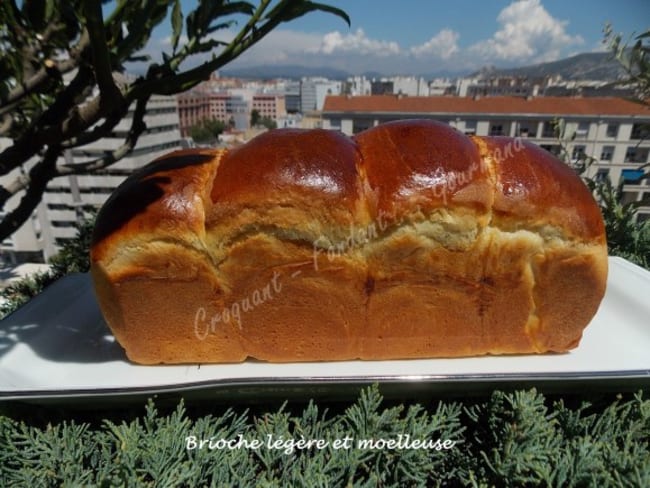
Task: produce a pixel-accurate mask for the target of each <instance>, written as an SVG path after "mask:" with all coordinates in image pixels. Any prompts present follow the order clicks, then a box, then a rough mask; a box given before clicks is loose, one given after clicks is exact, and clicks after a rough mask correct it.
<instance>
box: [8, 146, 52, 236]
mask: <svg viewBox="0 0 650 488" xmlns="http://www.w3.org/2000/svg"><path fill="white" fill-rule="evenodd" d="M60 152H61V148H60V147H58V146H52V147H50V148H48V150H47V151H46V152H45V156H44V157H43V160H42V161H40V162H39V163H38V164H36V166H34V167H33V168H32V169H31V171H30V172H29V180H30V183H29V186H28V188H27V191H26V192H25V194H24V195H23V197H22V199H21V200H20V203H19V204H18V206H17V207H16V208H15V209H13V210H12V211H11V212H9V213H8V214H7V215H6V216H5V217H4V218H3V219H2V222H0V241H3V240H4V239H6V238H7V237H9V236H10V235H11V234H12V233H13V232H15V231H16V230H18V229H19V228H20V226H21V225H23V223H24V222H25V221H26V220H27V219H28V218H29V216H30V215H31V214H32V212H33V211H34V209H35V208H36V207H37V206H38V204H39V202H40V201H41V198H42V197H43V192H44V191H45V187H46V186H47V183H48V182H49V181H50V180H51V179H52V178H53V177H54V176H56V160H57V158H58V157H59V154H60Z"/></svg>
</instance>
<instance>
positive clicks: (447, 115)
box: [323, 95, 650, 220]
mask: <svg viewBox="0 0 650 488" xmlns="http://www.w3.org/2000/svg"><path fill="white" fill-rule="evenodd" d="M411 118H426V119H433V120H439V121H441V122H445V123H447V124H449V125H450V126H452V127H454V128H456V129H458V130H459V131H461V132H464V133H465V134H473V135H474V134H475V135H482V136H485V135H493V136H498V135H505V136H511V137H525V138H527V139H529V140H530V141H532V142H534V143H536V144H538V145H540V146H541V147H543V148H545V149H547V150H548V151H551V152H554V153H558V152H559V150H560V145H559V143H558V141H557V140H556V138H555V134H554V130H553V121H554V120H556V119H558V118H562V119H564V120H565V121H566V133H567V135H569V134H573V133H575V137H574V138H573V140H569V141H567V147H568V150H569V152H570V154H571V156H572V158H573V160H574V161H577V160H578V159H579V158H580V155H581V154H585V155H587V156H590V157H592V158H595V160H596V163H595V164H593V165H592V166H590V167H589V168H588V173H587V174H588V175H589V176H592V177H595V178H605V177H609V178H610V179H611V181H612V182H613V183H615V184H617V183H618V182H619V181H621V180H622V181H623V182H624V183H625V187H624V190H625V193H624V201H625V202H630V201H638V202H640V204H641V207H640V208H639V220H646V219H648V218H650V179H642V178H641V177H642V176H643V171H639V167H640V166H641V165H643V164H646V163H648V162H649V155H650V134H648V133H647V132H646V128H647V125H648V124H650V108H648V107H647V106H644V105H641V104H638V103H635V102H632V101H629V100H625V99H622V98H613V97H588V98H570V97H475V98H470V97H405V96H386V95H383V96H360V97H352V96H330V97H327V99H326V100H325V104H324V108H323V127H324V128H326V129H333V130H340V131H342V132H344V133H345V134H355V133H357V132H360V131H362V130H365V129H367V128H370V127H373V126H375V125H378V124H380V123H382V122H387V121H390V120H400V119H411Z"/></svg>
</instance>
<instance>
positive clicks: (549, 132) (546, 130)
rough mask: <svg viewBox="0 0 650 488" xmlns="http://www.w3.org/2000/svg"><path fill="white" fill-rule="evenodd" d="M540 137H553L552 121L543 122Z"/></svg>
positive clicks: (553, 124) (553, 125) (553, 126)
mask: <svg viewBox="0 0 650 488" xmlns="http://www.w3.org/2000/svg"><path fill="white" fill-rule="evenodd" d="M542 137H555V123H554V122H552V121H548V122H544V127H543V128H542Z"/></svg>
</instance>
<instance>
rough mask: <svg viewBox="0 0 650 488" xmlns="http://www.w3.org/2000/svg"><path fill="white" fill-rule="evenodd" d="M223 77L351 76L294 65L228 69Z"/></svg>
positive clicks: (336, 71) (334, 70) (323, 68)
mask: <svg viewBox="0 0 650 488" xmlns="http://www.w3.org/2000/svg"><path fill="white" fill-rule="evenodd" d="M220 74H221V75H223V76H229V77H233V78H244V79H251V78H253V79H258V80H259V79H273V78H290V79H300V78H303V77H313V76H322V77H325V78H329V79H331V80H344V79H346V78H347V77H348V76H351V75H350V73H348V72H347V71H343V70H340V69H336V68H328V67H327V66H322V67H314V68H312V67H309V66H300V65H296V64H262V65H259V66H247V67H242V68H229V69H225V70H223V71H221V72H220Z"/></svg>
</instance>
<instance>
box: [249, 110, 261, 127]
mask: <svg viewBox="0 0 650 488" xmlns="http://www.w3.org/2000/svg"><path fill="white" fill-rule="evenodd" d="M261 118H262V116H261V115H260V111H259V110H257V109H256V108H254V109H253V110H251V127H255V126H256V125H257V124H259V123H260V119H261Z"/></svg>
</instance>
